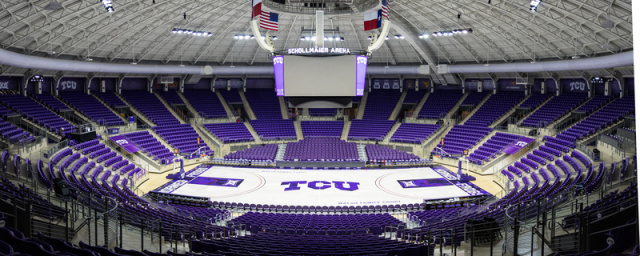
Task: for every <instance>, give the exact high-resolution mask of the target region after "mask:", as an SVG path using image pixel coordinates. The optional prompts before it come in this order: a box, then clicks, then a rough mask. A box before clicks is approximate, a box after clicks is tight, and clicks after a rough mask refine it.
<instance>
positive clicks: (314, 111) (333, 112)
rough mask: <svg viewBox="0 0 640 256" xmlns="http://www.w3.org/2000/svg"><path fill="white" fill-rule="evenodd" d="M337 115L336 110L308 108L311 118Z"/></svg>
mask: <svg viewBox="0 0 640 256" xmlns="http://www.w3.org/2000/svg"><path fill="white" fill-rule="evenodd" d="M337 113H338V109H337V108H310V109H309V115H311V116H335V115H336V114H337Z"/></svg>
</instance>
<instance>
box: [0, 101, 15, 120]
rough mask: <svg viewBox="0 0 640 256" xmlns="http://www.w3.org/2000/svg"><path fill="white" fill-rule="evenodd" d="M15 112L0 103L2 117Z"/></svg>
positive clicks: (0, 115)
mask: <svg viewBox="0 0 640 256" xmlns="http://www.w3.org/2000/svg"><path fill="white" fill-rule="evenodd" d="M13 113H15V112H13V110H11V109H9V108H7V107H5V106H3V105H2V104H0V117H6V116H8V115H11V114H13Z"/></svg>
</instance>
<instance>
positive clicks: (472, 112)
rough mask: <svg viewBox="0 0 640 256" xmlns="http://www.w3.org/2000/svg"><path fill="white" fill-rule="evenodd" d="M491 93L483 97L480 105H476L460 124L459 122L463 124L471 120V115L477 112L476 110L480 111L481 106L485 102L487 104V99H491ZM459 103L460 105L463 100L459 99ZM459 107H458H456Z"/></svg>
mask: <svg viewBox="0 0 640 256" xmlns="http://www.w3.org/2000/svg"><path fill="white" fill-rule="evenodd" d="M491 95H493V94H491V93H488V94H487V96H485V97H484V99H482V101H480V103H478V105H477V106H476V107H475V108H474V109H473V110H472V111H471V113H469V114H468V115H467V116H466V117H465V118H464V119H463V120H462V122H460V123H461V124H464V123H465V122H466V121H467V120H469V118H471V117H472V116H473V114H475V113H476V112H478V109H480V108H481V107H482V105H484V103H485V102H487V100H489V98H491ZM460 100H461V101H460V102H458V103H460V104H462V101H463V99H460ZM458 106H459V105H458Z"/></svg>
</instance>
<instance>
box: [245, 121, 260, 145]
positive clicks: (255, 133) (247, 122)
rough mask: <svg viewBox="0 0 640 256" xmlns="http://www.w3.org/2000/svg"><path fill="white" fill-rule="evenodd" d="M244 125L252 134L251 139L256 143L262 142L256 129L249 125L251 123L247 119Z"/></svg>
mask: <svg viewBox="0 0 640 256" xmlns="http://www.w3.org/2000/svg"><path fill="white" fill-rule="evenodd" d="M244 126H246V127H247V130H249V132H250V133H251V135H253V139H254V140H255V142H256V143H257V144H262V139H261V138H260V135H258V132H256V129H253V126H252V125H251V123H249V121H245V122H244Z"/></svg>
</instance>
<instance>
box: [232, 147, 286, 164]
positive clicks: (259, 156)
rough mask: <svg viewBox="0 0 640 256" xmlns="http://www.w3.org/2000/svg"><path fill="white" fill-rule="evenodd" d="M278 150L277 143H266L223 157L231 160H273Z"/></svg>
mask: <svg viewBox="0 0 640 256" xmlns="http://www.w3.org/2000/svg"><path fill="white" fill-rule="evenodd" d="M277 152H278V145H276V144H266V145H264V146H255V147H252V148H247V149H244V150H241V151H236V152H233V153H229V154H227V155H226V156H224V159H232V160H272V161H273V160H274V159H275V158H276V153H277Z"/></svg>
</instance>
